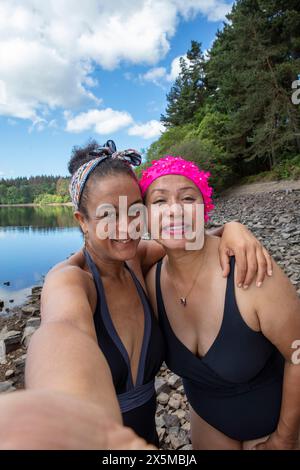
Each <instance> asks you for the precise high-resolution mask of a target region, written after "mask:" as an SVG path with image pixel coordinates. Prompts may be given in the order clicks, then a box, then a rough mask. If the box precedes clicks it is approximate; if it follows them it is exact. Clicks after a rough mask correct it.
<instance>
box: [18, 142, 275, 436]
mask: <svg viewBox="0 0 300 470" xmlns="http://www.w3.org/2000/svg"><path fill="white" fill-rule="evenodd" d="M140 161H141V156H140V155H139V154H138V153H137V152H135V151H134V150H127V151H124V152H117V151H116V148H115V145H114V143H113V142H112V141H108V142H107V143H106V145H105V146H104V147H99V146H98V144H97V143H96V142H92V143H90V144H89V145H88V146H86V147H84V148H75V149H74V152H73V156H72V158H71V161H70V163H69V170H70V172H71V174H72V175H73V176H72V180H71V184H70V192H71V196H72V201H73V205H74V210H75V212H74V214H75V217H76V219H77V220H78V222H79V224H80V227H81V230H82V232H83V234H84V239H85V244H84V248H83V250H81V251H80V252H78V253H77V254H75V255H74V256H72V257H71V258H70V259H69V260H67V261H66V262H63V263H61V264H60V265H58V266H56V267H55V268H54V269H52V270H51V271H50V273H48V275H47V278H46V280H45V284H44V288H43V293H42V302H41V316H42V325H41V328H40V329H39V330H38V331H37V333H36V334H35V335H34V336H33V338H32V341H31V344H30V348H29V353H28V363H27V373H26V377H27V380H26V382H27V387H29V388H51V389H55V390H60V391H63V392H66V393H69V394H72V395H75V396H77V397H81V398H83V399H84V400H88V401H91V402H95V403H99V404H102V407H103V403H104V407H105V408H106V409H107V413H108V414H110V416H112V417H113V418H114V419H115V420H117V421H121V418H122V420H123V423H124V424H125V425H126V426H129V427H131V428H132V429H133V430H134V431H135V432H136V433H137V434H138V435H139V436H141V437H143V438H144V439H145V440H147V441H148V442H150V443H154V444H156V445H158V439H157V434H156V429H155V409H156V399H155V389H154V378H155V375H156V373H157V372H158V370H159V368H160V366H161V363H162V361H163V359H164V344H163V338H162V336H161V332H160V329H159V326H158V324H157V322H156V319H155V317H154V315H153V313H152V310H151V308H150V305H149V302H148V299H147V296H146V293H145V284H144V278H143V275H144V274H145V273H146V272H147V270H149V268H150V267H151V266H152V265H153V264H154V263H155V262H156V261H157V260H158V259H160V257H161V256H162V255H163V252H164V251H163V249H162V248H161V247H160V245H159V244H157V243H156V242H154V241H144V240H142V241H140V239H133V238H132V237H131V233H130V232H129V230H128V228H124V226H123V225H122V224H121V217H120V219H119V213H118V211H119V207H118V206H119V197H121V196H126V197H127V202H128V207H129V208H130V207H132V206H134V205H135V204H138V203H142V196H141V192H140V189H139V185H138V181H137V178H136V176H135V173H134V172H133V171H132V169H131V167H130V165H131V164H132V165H137V164H139V163H140ZM99 207H105V208H107V209H106V210H105V211H104V212H105V214H104V213H99V211H98V208H99ZM108 207H109V208H110V209H111V208H113V209H114V210H115V211H116V218H115V221H116V231H115V234H112V233H110V234H109V235H110V236H108V237H106V238H105V237H103V238H102V237H100V236H99V233H98V228H99V225H101V223H102V221H103V220H102V219H103V218H104V216H105V217H107V216H109V211H110V209H108ZM112 219H113V217H112ZM133 219H134V217H133V216H130V215H128V213H126V221H128V222H131V221H132V220H133ZM241 242H242V243H244V246H245V250H244V249H240V250H238V249H235V245H236V244H239V245H240V244H241ZM221 247H222V248H221V251H220V252H221V259H222V262H223V265H224V271H225V275H226V274H227V271H228V264H227V263H226V260H227V258H228V255H227V253H228V251H229V250H233V251H234V252H235V253H236V255H237V256H238V257H239V258H240V259H241V260H242V259H243V257H245V256H248V260H249V263H248V266H249V267H250V266H254V269H249V270H248V272H247V273H245V274H243V271H246V270H245V263H243V262H242V261H241V263H239V267H240V271H241V272H240V278H241V279H240V280H241V282H243V281H244V280H245V278H246V282H249V279H252V278H253V277H254V275H255V274H256V271H257V264H258V276H259V280H260V281H261V280H263V278H264V276H265V274H266V265H267V263H269V262H270V258H269V256H268V254H267V253H266V252H265V251H264V249H263V248H262V247H261V245H260V244H259V243H258V242H257V241H256V239H255V238H254V237H253V236H252V235H251V234H250V233H249V232H248V231H247V229H245V228H244V227H243V226H242V225H240V224H237V223H232V224H228V226H227V227H225V228H224V233H223V236H222V244H221ZM256 253H258V254H257V255H256ZM264 254H265V256H266V259H265V257H264ZM120 410H121V414H122V417H121V415H120Z"/></svg>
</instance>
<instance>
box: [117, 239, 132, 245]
mask: <svg viewBox="0 0 300 470" xmlns="http://www.w3.org/2000/svg"><path fill="white" fill-rule="evenodd" d="M113 242H118V243H123V244H124V245H125V244H126V243H129V242H131V238H126V240H113Z"/></svg>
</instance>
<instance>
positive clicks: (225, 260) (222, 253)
mask: <svg viewBox="0 0 300 470" xmlns="http://www.w3.org/2000/svg"><path fill="white" fill-rule="evenodd" d="M219 258H220V265H221V268H222V271H223V273H222V274H223V277H227V276H228V274H229V272H230V256H229V253H228V250H226V249H223V248H221V249H220V250H219Z"/></svg>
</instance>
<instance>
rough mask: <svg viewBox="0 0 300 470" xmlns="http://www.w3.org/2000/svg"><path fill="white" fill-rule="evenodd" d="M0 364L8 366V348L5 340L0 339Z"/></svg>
mask: <svg viewBox="0 0 300 470" xmlns="http://www.w3.org/2000/svg"><path fill="white" fill-rule="evenodd" d="M0 364H6V347H5V343H4V340H3V339H0Z"/></svg>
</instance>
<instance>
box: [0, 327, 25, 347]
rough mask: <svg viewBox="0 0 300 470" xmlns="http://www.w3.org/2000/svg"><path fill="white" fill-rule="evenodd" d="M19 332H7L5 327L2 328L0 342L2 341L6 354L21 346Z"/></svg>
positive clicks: (20, 334)
mask: <svg viewBox="0 0 300 470" xmlns="http://www.w3.org/2000/svg"><path fill="white" fill-rule="evenodd" d="M21 337H22V333H21V331H15V330H10V331H8V330H7V326H5V327H4V328H2V330H1V332H0V341H1V340H2V341H4V344H5V349H6V352H7V353H9V352H12V351H14V350H15V349H18V348H19V347H20V345H21Z"/></svg>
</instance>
